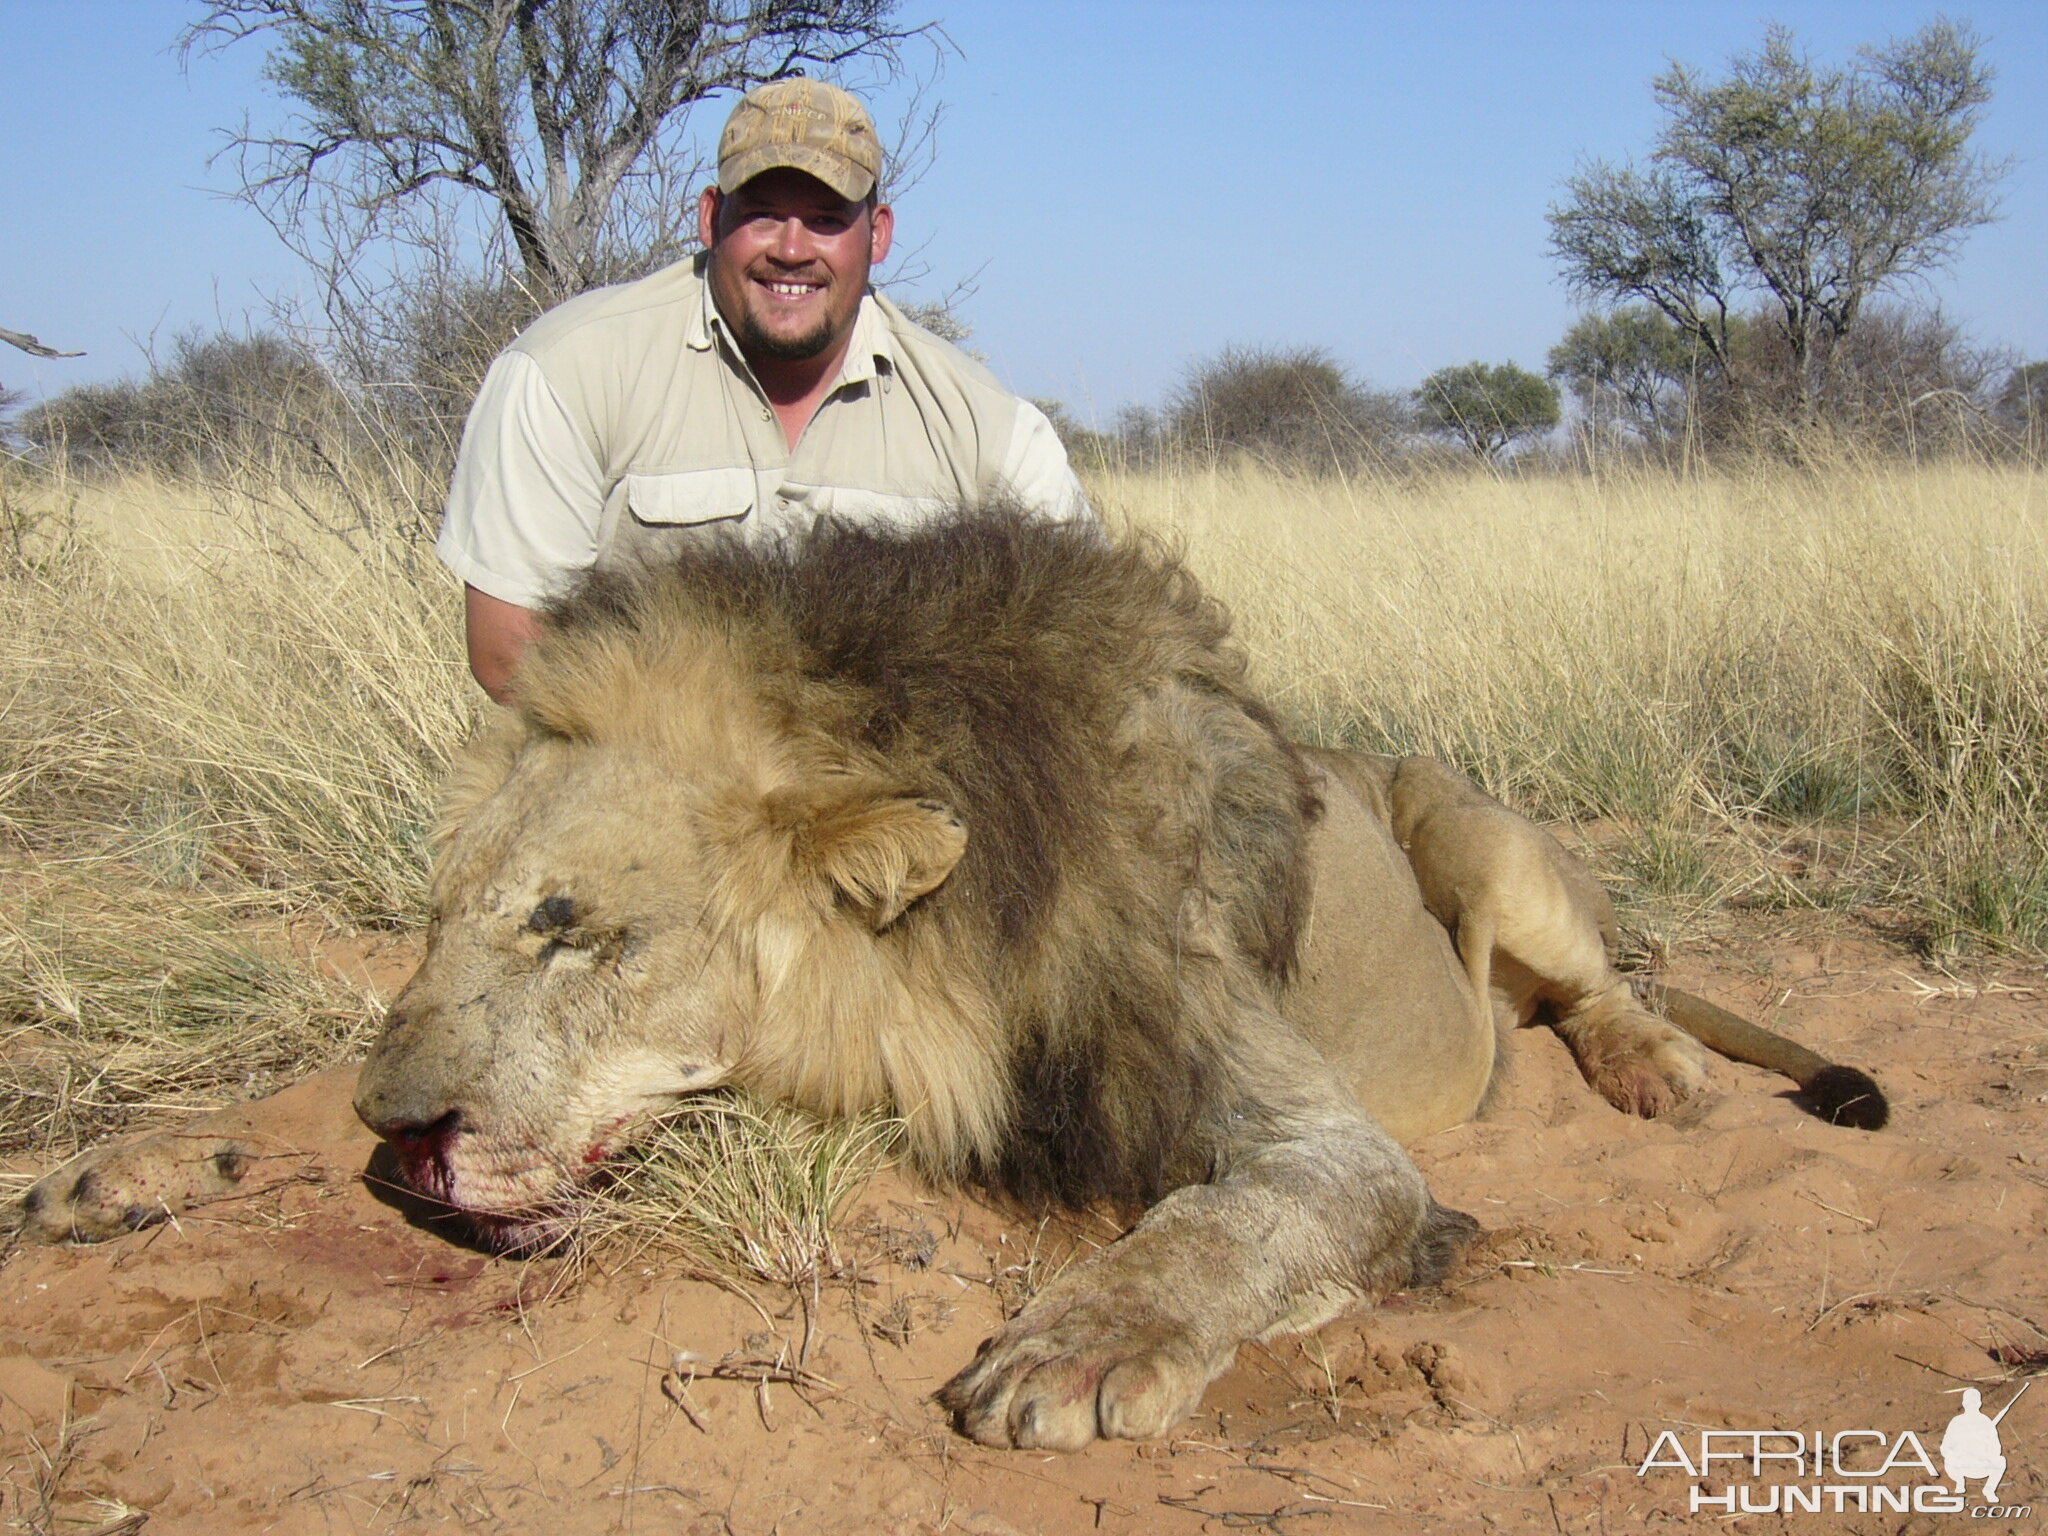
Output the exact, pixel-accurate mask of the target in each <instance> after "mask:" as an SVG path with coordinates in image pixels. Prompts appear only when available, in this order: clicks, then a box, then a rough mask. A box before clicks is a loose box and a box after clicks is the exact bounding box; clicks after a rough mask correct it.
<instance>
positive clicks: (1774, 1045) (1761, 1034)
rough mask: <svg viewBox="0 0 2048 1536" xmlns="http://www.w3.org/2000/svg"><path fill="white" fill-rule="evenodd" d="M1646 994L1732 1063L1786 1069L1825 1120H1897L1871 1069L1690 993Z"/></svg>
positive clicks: (1867, 1125)
mask: <svg viewBox="0 0 2048 1536" xmlns="http://www.w3.org/2000/svg"><path fill="white" fill-rule="evenodd" d="M1646 993H1647V1000H1648V1002H1649V1003H1650V1006H1651V1007H1653V1008H1655V1009H1657V1010H1658V1011H1659V1012H1660V1013H1662V1014H1663V1015H1664V1016H1665V1017H1666V1018H1668V1019H1669V1020H1670V1021H1671V1022H1672V1023H1674V1024H1676V1025H1677V1026H1678V1027H1679V1028H1680V1029H1682V1030H1684V1031H1685V1032H1686V1033H1687V1034H1688V1035H1691V1036H1692V1037H1693V1038H1694V1039H1695V1040H1697V1041H1699V1043H1700V1044H1702V1045H1704V1046H1705V1047H1707V1049H1708V1050H1711V1051H1718V1052H1719V1053H1720V1054H1721V1055H1723V1056H1726V1057H1728V1058H1729V1059H1730V1060H1732V1061H1745V1062H1748V1063H1749V1064H1750V1065H1751V1066H1753V1067H1765V1068H1768V1069H1769V1070H1770V1071H1773V1072H1782V1073H1784V1074H1785V1076H1787V1077H1789V1078H1791V1079H1792V1081H1793V1082H1795V1083H1797V1084H1798V1085H1799V1086H1800V1088H1801V1089H1802V1090H1803V1091H1804V1092H1805V1094H1806V1096H1807V1097H1808V1098H1810V1099H1812V1100H1813V1102H1814V1104H1815V1105H1816V1106H1817V1107H1818V1108H1819V1110H1820V1115H1821V1118H1822V1119H1823V1120H1826V1121H1828V1122H1829V1123H1830V1124H1833V1125H1853V1126H1855V1127H1856V1128H1857V1129H1859V1130H1865V1131H1881V1130H1883V1129H1884V1127H1885V1122H1886V1121H1888V1120H1890V1119H1891V1113H1892V1112H1891V1106H1890V1105H1889V1104H1887V1103H1886V1102H1885V1097H1884V1090H1883V1089H1881V1088H1879V1087H1878V1086H1877V1084H1876V1082H1875V1081H1874V1080H1873V1079H1872V1078H1871V1077H1870V1075H1869V1074H1868V1073H1866V1072H1859V1071H1858V1070H1857V1069H1856V1068H1854V1067H1844V1066H1838V1065H1837V1064H1836V1063H1834V1062H1832V1061H1829V1060H1828V1059H1827V1058H1826V1057H1825V1056H1819V1055H1816V1054H1814V1052H1812V1051H1809V1050H1808V1049H1807V1048H1806V1047H1805V1046H1803V1045H1800V1044H1799V1043H1798V1042H1797V1041H1793V1040H1787V1039H1786V1038H1785V1037H1784V1036H1783V1035H1780V1034H1776V1033H1774V1032H1773V1031H1771V1030H1768V1029H1764V1028H1762V1027H1761V1026H1760V1025H1756V1024H1752V1023H1750V1022H1749V1021H1748V1020H1747V1019H1742V1018H1737V1017H1736V1016H1735V1015H1734V1014H1732V1013H1730V1012H1729V1011H1728V1010H1727V1009H1726V1008H1719V1007H1716V1006H1715V1005H1714V1004H1712V1003H1710V1002H1708V1001H1707V1000H1706V999H1705V998H1700V997H1694V996H1693V995H1692V994H1691V993H1690V992H1681V991H1679V990H1678V989H1677V988H1676V987H1666V986H1660V985H1656V984H1654V983H1653V984H1652V985H1650V986H1649V987H1648V988H1647V989H1646Z"/></svg>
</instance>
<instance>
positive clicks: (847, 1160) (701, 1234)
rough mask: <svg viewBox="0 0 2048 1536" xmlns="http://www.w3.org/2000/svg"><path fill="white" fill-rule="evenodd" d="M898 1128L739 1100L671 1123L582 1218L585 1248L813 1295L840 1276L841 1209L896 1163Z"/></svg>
mask: <svg viewBox="0 0 2048 1536" xmlns="http://www.w3.org/2000/svg"><path fill="white" fill-rule="evenodd" d="M899 1129H900V1122H898V1121H895V1120H891V1119H888V1118H885V1117H882V1116H879V1115H868V1116H862V1117H858V1118H854V1119H848V1120H833V1121H821V1120H817V1119H814V1118H812V1117H811V1116H809V1115H806V1114H803V1113H801V1112H799V1111H797V1110H794V1109H788V1108H785V1107H783V1106H781V1105H777V1104H771V1103H768V1102H766V1101H763V1100H759V1099H754V1098H750V1097H747V1096H745V1095H740V1094H731V1095H728V1094H707V1095H704V1096H702V1097H700V1098H697V1099H693V1100H692V1101H690V1103H688V1104H687V1105H686V1106H685V1107H684V1108H683V1109H682V1110H681V1111H679V1112H678V1113H676V1114H674V1115H670V1116H666V1117H664V1119H663V1120H662V1122H661V1124H660V1125H659V1127H657V1128H656V1130H655V1132H654V1134H653V1135H651V1136H650V1137H648V1138H647V1139H646V1140H645V1141H643V1142H642V1143H640V1144H639V1145H638V1146H636V1147H635V1148H634V1149H633V1151H632V1152H631V1153H630V1154H629V1155H628V1156H627V1157H626V1158H625V1159H624V1160H622V1163H621V1165H620V1166H619V1167H618V1168H617V1169H616V1170H614V1172H615V1175H616V1176H615V1177H614V1178H612V1179H611V1180H610V1181H608V1183H607V1185H606V1187H605V1188H604V1189H602V1190H600V1191H599V1192H598V1193H597V1195H596V1196H595V1198H594V1200H593V1202H592V1204H591V1206H590V1208H589V1209H588V1210H587V1211H586V1212H585V1213H584V1214H583V1215H582V1216H581V1217H580V1218H579V1222H578V1235H579V1238H580V1240H581V1241H582V1243H583V1245H584V1247H585V1250H586V1251H591V1252H598V1253H606V1252H610V1251H614V1250H622V1251H624V1252H625V1253H627V1254H629V1255H635V1256H637V1255H639V1254H642V1253H663V1254H669V1255H673V1256H676V1257H679V1258H681V1259H683V1260H684V1261H685V1262H687V1263H691V1264H695V1265H698V1266H700V1267H702V1268H705V1269H709V1270H712V1271H715V1272H717V1273H720V1274H727V1275H731V1276H734V1277H735V1278H742V1279H745V1278H752V1279H759V1280H767V1281H771V1282H774V1283H776V1284H781V1285H789V1286H795V1287H798V1288H799V1289H805V1288H811V1287H815V1286H816V1285H817V1284H818V1283H819V1282H821V1281H823V1280H828V1279H831V1278H832V1277H833V1276H835V1275H837V1274H839V1273H840V1272H841V1270H842V1268H843V1265H842V1263H841V1257H840V1254H839V1250H838V1249H837V1247H836V1246H835V1245H834V1243H833V1240H832V1229H833V1225H834V1223H835V1221H836V1219H837V1218H838V1216H839V1213H840V1210H841V1208H842V1207H844V1205H845V1204H846V1202H847V1201H848V1200H849V1199H851V1198H852V1197H853V1195H854V1194H856V1193H857V1192H858V1191H859V1190H860V1189H861V1187H862V1186H863V1185H865V1184H866V1183H867V1182H868V1180H869V1179H871V1178H873V1177H874V1175H875V1174H876V1173H877V1172H878V1171H879V1170H880V1169H881V1168H882V1167H883V1166H884V1165H885V1164H887V1163H888V1162H889V1161H890V1160H891V1159H892V1158H893V1157H894V1155H895V1146H896V1141H897V1135H898V1131H899Z"/></svg>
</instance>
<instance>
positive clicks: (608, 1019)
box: [357, 636, 987, 1244]
mask: <svg viewBox="0 0 2048 1536" xmlns="http://www.w3.org/2000/svg"><path fill="white" fill-rule="evenodd" d="M699 639H700V641H701V642H702V644H703V649H702V651H700V652H698V653H697V654H696V655H695V656H694V658H693V657H692V656H691V654H690V648H688V647H684V648H682V649H680V650H679V651H678V652H677V653H676V654H675V656H674V658H673V659H674V661H675V669H674V671H673V672H671V673H669V674H668V675H661V674H660V673H658V672H652V671H650V670H649V669H647V668H645V667H644V666H640V665H637V664H635V665H633V666H631V667H629V668H626V669H624V670H622V671H620V672H619V673H617V674H615V675H614V676H613V677H611V678H609V679H605V680H604V681H607V682H609V683H610V684H611V685H613V689H614V691H612V692H611V693H609V694H608V695H603V696H600V695H599V694H598V693H596V692H595V691H592V689H591V687H590V685H591V684H592V683H593V681H594V680H593V679H592V678H591V677H589V676H588V675H579V676H577V677H575V678H574V679H573V681H572V680H570V679H565V678H563V677H562V676H561V675H560V673H561V671H562V669H561V668H559V667H552V666H551V664H550V662H551V658H549V657H548V656H546V655H545V654H543V655H542V656H540V657H537V658H536V663H535V665H534V667H533V668H532V670H531V673H530V675H529V678H528V681H527V685H526V686H527V696H528V702H527V705H526V708H525V710H524V711H523V714H522V716H521V717H517V718H508V719H506V720H502V721H499V722H497V723H496V724H495V725H494V727H493V728H492V729H491V730H489V731H488V732H487V733H485V734H484V735H483V736H482V737H480V738H479V739H478V741H476V742H475V743H473V744H472V745H471V747H470V748H469V749H468V751H467V752H466V754H465V757H464V760H463V762H462V763H461V764H460V766H459V769H458V772H457V774H456V777H455V781H454V787H453V789H452V791H451V793H450V795H449V797H448V804H447V807H446V812H447V824H446V829H445V844H444V849H443V852H442V855H441V858H440V860H439V862H438V865H437V868H436V871H435V875H434V881H433V894H432V901H433V921H432V926H431V928H430V931H429V940H428V952H427V957H426V960H425V963H424V964H423V965H422V966H421V967H420V970H419V972H418V974H417V975H416V976H414V978H413V979H412V981H411V982H410V983H409V984H408V985H407V987H406V988H405V990H404V992H403V993H402V994H401V995H400V996H399V998H398V999H397V1001H396V1003H395V1004H394V1005H393V1007H392V1009H391V1011H390V1015H389V1018H388V1020H387V1023H386V1027H385V1033H384V1035H383V1037H382V1038H381V1039H380V1040H379V1041H378V1043H377V1046H376V1048H375V1050H374V1051H373V1052H372V1053H371V1056H370V1059H369V1061H368V1062H367V1063H366V1064H365V1066H364V1069H363V1073H362V1078H361V1087H360V1089H359V1091H358V1096H357V1107H358V1110H359V1112H360V1113H361V1115H362V1116H363V1118H364V1120H365V1121H367V1122H368V1123H369V1124H370V1125H371V1126H372V1128H374V1129H375V1130H377V1131H378V1132H379V1133H380V1134H381V1135H383V1136H384V1137H386V1139H387V1140H389V1141H390V1142H391V1144H392V1146H393V1147H394V1149H395V1150H396V1151H397V1153H398V1155H399V1158H400V1161H401V1163H402V1165H403V1167H404V1171H405V1175H406V1178H407V1180H408V1182H409V1183H411V1184H412V1185H413V1186H414V1187H415V1188H416V1189H418V1190H419V1191H420V1192H421V1193H424V1194H426V1195H428V1196H430V1197H432V1198H434V1199H437V1200H441V1201H444V1202H446V1203H447V1204H448V1205H449V1206H450V1207H452V1208H453V1209H454V1210H456V1211H458V1212H461V1213H463V1214H465V1215H467V1216H469V1217H470V1218H471V1219H472V1220H473V1221H474V1222H475V1224H476V1225H477V1226H479V1227H480V1228H481V1229H483V1230H484V1231H485V1232H486V1234H487V1235H491V1236H494V1237H496V1238H498V1239H499V1240H501V1241H503V1242H505V1243H507V1244H521V1243H527V1242H531V1241H533V1240H536V1239H538V1238H541V1237H543V1236H545V1235H546V1232H547V1231H548V1229H549V1225H550V1223H549V1213H550V1211H551V1210H552V1209H554V1208H556V1207H558V1206H559V1204H560V1202H561V1200H562V1197H563V1196H564V1194H565V1193H566V1192H568V1191H569V1190H571V1189H572V1188H573V1187H574V1186H575V1185H576V1184H577V1183H578V1182H580V1180H581V1179H582V1177H583V1176H584V1175H585V1174H587V1172H588V1171H589V1170H590V1169H592V1168H593V1167H595V1166H596V1165H597V1164H599V1163H601V1162H602V1161H603V1160H604V1159H605V1158H606V1157H607V1156H608V1155H609V1154H610V1153H612V1152H613V1151H615V1150H616V1149H617V1148H618V1147H619V1146H620V1145H621V1144H622V1142H623V1140H624V1139H625V1138H626V1137H627V1136H629V1135H630V1133H631V1131H632V1129H633V1128H634V1127H635V1126H636V1125H639V1124H642V1123H644V1122H645V1121H646V1120H647V1119H648V1118H649V1117H651V1116H652V1115H654V1114H657V1113H659V1112H660V1111H661V1110H662V1109H664V1108H666V1107H668V1106H671V1105H672V1104H673V1103H674V1101H675V1100H676V1099H677V1097H678V1096H680V1095H682V1094H686V1093H689V1092H692V1091H694V1090H697V1089H701V1088H706V1087H710V1086H713V1085H716V1084H721V1083H726V1082H730V1081H734V1080H740V1081H745V1082H748V1083H750V1084H752V1085H754V1086H758V1087H763V1088H764V1089H767V1090H768V1091H772V1092H775V1093H777V1094H778V1095H779V1096H782V1097H786V1098H789V1099H791V1100H794V1101H795V1102H798V1103H802V1104H804V1105H805V1106H806V1107H808V1108H811V1109H813V1110H815V1111H816V1112H818V1113H821V1114H834V1113H849V1112H854V1111H858V1110H860V1109H864V1108H867V1107H869V1106H871V1105H875V1104H881V1103H887V1102H893V1101H894V1100H895V1099H896V1097H897V1093H898V1091H899V1089H900V1088H901V1087H903V1086H907V1085H908V1083H910V1082H912V1081H914V1080H915V1079H916V1078H918V1077H920V1076H922V1075H923V1073H922V1072H921V1071H920V1070H919V1069H918V1064H917V1063H915V1062H910V1063H894V1064H893V1066H894V1070H893V1071H892V1070H891V1068H892V1063H891V1062H890V1060H889V1057H890V1054H891V1053H890V1051H889V1049H888V1048H887V1046H886V1045H885V1044H883V1043H881V1042H875V1041H872V1040H871V1041H870V1042H869V1043H870V1045H871V1046H872V1047H873V1048H871V1049H868V1050H861V1049H859V1048H857V1047H856V1048H853V1049H846V1050H831V1049H825V1048H822V1046H821V1041H820V1031H819V1029H818V1028H817V1026H818V1025H820V1024H822V1023H823V1021H825V1020H827V1019H830V1020H831V1021H832V1023H833V1025H834V1030H833V1033H834V1037H835V1038H836V1039H837V1040H839V1041H840V1042H842V1043H844V1044H846V1045H849V1046H851V1045H854V1044H855V1042H856V1041H857V1040H858V1039H859V1037H860V1036H861V1035H862V1034H863V1032H864V1031H863V1028H862V1025H863V1022H864V1021H868V1022H872V1021H874V1020H875V1019H876V1018H877V1015H878V1014H887V1015H889V1016H890V1017H891V1018H900V1017H902V1016H904V1015H905V1014H908V1013H911V1012H916V1011H919V1010H918V1009H916V1008H913V1007H912V1000H911V999H910V998H909V997H908V996H907V995H906V991H905V989H907V988H913V987H914V979H913V978H912V977H911V975H910V974H909V966H908V965H907V961H908V960H909V958H910V951H911V949H912V948H913V947H914V946H913V945H909V944H905V943H901V942H897V941H895V940H893V939H891V938H889V937H888V936H887V934H888V930H889V929H890V928H891V927H892V926H894V925H896V924H897V921H898V919H899V918H900V917H901V915H902V913H903V910H904V908H905V907H906V906H907V905H908V904H909V903H911V902H913V901H915V900H917V899H918V898H919V897H921V896H923V895H925V894H926V893H928V892H929V891H931V890H932V889H933V888H935V887H936V886H938V885H939V884H940V883H941V882H942V881H944V880H945V879H946V877H947V876H948V875H949V874H950V873H951V872H952V869H953V867H954V865H955V864H956V863H957V862H958V860H959V858H960V855H961V853H962V851H963V849H964V848H965V846H966V840H967V835H966V832H965V831H964V829H963V828H962V826H961V824H960V821H959V819H958V818H957V817H956V816H955V815H954V814H953V813H952V812H951V810H949V809H948V808H947V806H946V805H944V804H943V803H942V802H940V801H937V800H934V799H931V798H929V797H920V796H916V795H906V794H904V793H901V792H900V790H901V786H899V785H896V784H892V783H889V782H887V781H884V780H881V779H878V778H876V777H875V776H874V775H873V774H872V773H868V772H863V771H862V769H861V767H860V766H859V765H857V764H854V763H850V762H844V761H841V762H817V761H805V760H804V758H805V754H804V753H803V752H801V751H798V750H792V748H793V746H794V745H795V743H793V742H792V741H791V740H790V739H789V736H788V734H787V733H785V732H778V731H775V730H773V729H772V728H771V727H770V724H769V722H768V721H766V720H765V719H763V718H762V712H761V710H760V708H759V705H758V701H754V700H747V699H743V698H740V697H737V696H730V695H729V696H728V697H727V698H726V699H725V700H724V701H723V702H724V704H725V705H726V706H727V707H725V708H719V709H714V708H707V707H699V708H695V709H688V710H679V709H667V710H663V709H660V708H659V707H657V704H656V700H655V699H654V698H650V697H648V696H646V694H645V693H644V692H643V691H645V690H652V691H654V693H655V694H656V695H658V696H661V697H666V698H668V699H679V698H681V699H696V700H698V701H699V702H700V705H702V704H703V703H704V702H705V701H707V699H708V697H709V695H710V694H711V693H713V692H714V691H715V690H716V688H717V684H716V682H715V681H714V680H713V678H712V676H711V674H712V673H714V672H715V670H716V669H715V668H711V667H707V666H705V665H704V663H705V662H706V661H707V660H708V659H709V658H710V655H711V653H712V652H713V651H716V650H718V649H720V647H719V646H717V644H716V643H715V641H713V640H712V637H708V636H702V637H699ZM562 687H572V688H575V689H577V690H578V693H577V698H578V705H579V707H578V708H577V709H575V710H569V709H565V708H560V707H554V706H556V705H557V704H558V702H559V701H558V699H557V696H556V690H557V689H558V688H562ZM620 688H623V689H625V690H626V692H625V694H624V695H623V696H622V695H621V693H620V692H618V691H616V690H618V689H620ZM642 705H645V706H646V707H645V708H641V707H640V706H642ZM749 706H751V707H749ZM905 937H907V936H905ZM942 1054H943V1053H942ZM925 1064H926V1065H928V1066H935V1067H936V1066H939V1065H941V1063H940V1061H938V1060H932V1059H930V1058H927V1061H926V1063H925ZM956 1075H958V1076H967V1077H973V1076H986V1074H985V1073H983V1074H957V1073H956ZM898 1080H901V1081H898ZM925 1097H926V1099H927V1101H928V1103H930V1105H931V1107H932V1108H933V1109H934V1110H937V1109H938V1108H940V1107H941V1106H942V1105H943V1104H944V1102H945V1101H946V1099H947V1098H948V1097H949V1095H947V1094H944V1093H940V1092H937V1091H936V1090H928V1091H927V1092H926V1094H925ZM959 1109H960V1110H961V1111H962V1112H965V1113H966V1114H967V1115H968V1118H969V1120H970V1121H971V1120H972V1119H973V1117H974V1110H973V1109H972V1108H971V1107H969V1106H959ZM984 1113H985V1112H984ZM986 1132H987V1127H986V1126H985V1125H984V1126H975V1125H973V1124H961V1123H959V1122H958V1120H957V1118H956V1123H955V1124H953V1125H952V1126H949V1127H948V1128H947V1131H946V1134H948V1135H954V1136H957V1135H960V1134H963V1133H964V1134H965V1135H966V1136H967V1137H968V1139H969V1140H973V1139H975V1138H976V1137H978V1136H981V1135H985V1134H986Z"/></svg>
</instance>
